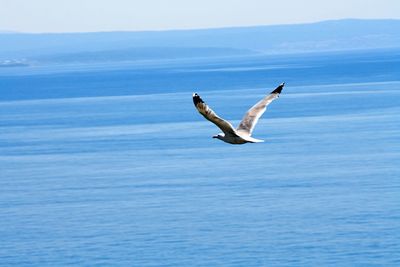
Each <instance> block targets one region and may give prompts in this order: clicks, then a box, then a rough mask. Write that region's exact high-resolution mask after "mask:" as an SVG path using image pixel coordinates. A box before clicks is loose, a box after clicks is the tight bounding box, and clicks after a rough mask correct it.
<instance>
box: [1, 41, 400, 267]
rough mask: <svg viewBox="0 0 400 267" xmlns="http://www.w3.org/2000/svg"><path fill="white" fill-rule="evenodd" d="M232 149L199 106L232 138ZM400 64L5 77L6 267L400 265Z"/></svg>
mask: <svg viewBox="0 0 400 267" xmlns="http://www.w3.org/2000/svg"><path fill="white" fill-rule="evenodd" d="M282 82H286V86H285V88H284V90H283V91H282V94H281V96H280V98H279V99H277V100H276V101H274V102H273V103H272V104H271V105H270V106H268V109H267V111H266V113H265V114H264V115H263V117H262V118H261V119H260V121H259V123H258V124H257V126H256V128H255V130H254V133H253V136H254V137H255V138H258V139H263V140H265V142H264V143H257V144H245V145H230V144H227V143H224V142H221V141H220V140H217V139H213V138H212V136H213V135H214V134H218V133H219V132H220V130H219V129H218V128H217V127H216V126H215V125H213V124H212V123H210V122H209V121H206V120H205V119H204V118H203V117H202V116H201V115H200V114H199V113H198V112H197V110H196V109H195V108H194V106H193V102H192V94H193V93H194V92H197V93H198V94H199V95H201V97H202V98H203V100H204V101H205V102H206V103H208V105H209V106H210V107H211V108H212V109H213V110H214V111H215V112H216V113H217V114H218V115H219V116H221V117H223V118H225V119H227V120H229V121H231V122H232V123H233V124H234V125H237V124H238V123H239V122H240V120H241V118H242V116H243V115H244V113H245V112H246V111H247V110H248V109H249V108H250V107H251V106H252V105H253V104H255V103H256V102H257V101H258V100H260V99H261V98H262V97H264V96H265V95H266V94H268V93H269V92H270V91H272V90H273V89H274V88H275V87H276V86H278V85H279V84H280V83H282ZM399 229H400V50H398V49H397V50H396V49H386V50H366V51H342V52H327V53H308V54H288V55H240V56H226V57H199V58H186V59H185V58H172V59H165V58H164V59H160V60H157V59H151V60H137V61H127V62H121V61H118V62H113V61H103V62H79V61H78V60H77V61H76V62H68V63H62V62H58V63H48V64H45V63H40V62H39V63H35V64H31V65H29V66H12V67H2V68H0V266H139V267H145V266H171V267H172V266H245V267H252V266H254V267H259V266H360V267H365V266H393V267H395V266H400V230H399Z"/></svg>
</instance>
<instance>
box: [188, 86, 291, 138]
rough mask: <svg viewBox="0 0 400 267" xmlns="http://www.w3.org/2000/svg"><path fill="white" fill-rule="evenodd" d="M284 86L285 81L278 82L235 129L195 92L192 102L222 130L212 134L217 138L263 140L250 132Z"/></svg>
mask: <svg viewBox="0 0 400 267" xmlns="http://www.w3.org/2000/svg"><path fill="white" fill-rule="evenodd" d="M284 86H285V83H282V84H280V85H279V86H278V87H277V88H276V89H275V90H274V91H272V92H271V93H270V94H268V95H267V96H266V97H264V98H263V99H262V100H261V101H259V102H258V103H257V104H255V105H254V106H253V107H251V108H250V109H249V110H248V111H247V112H246V114H245V115H244V117H243V119H242V121H241V122H240V124H239V126H238V127H237V128H236V129H235V128H233V126H232V124H231V123H230V122H228V121H226V120H224V119H222V118H221V117H219V116H218V115H217V114H216V113H215V112H214V111H213V110H212V109H211V108H210V107H209V106H208V105H207V104H206V103H204V101H203V99H201V97H200V96H199V95H198V94H197V93H194V94H193V103H194V105H195V107H196V108H197V110H198V111H199V113H200V114H201V115H203V116H204V118H206V119H207V120H209V121H211V122H212V123H214V124H215V125H217V126H218V128H220V129H221V130H222V133H220V134H217V135H214V136H213V138H217V139H219V140H222V141H224V142H226V143H230V144H237V145H239V144H245V143H259V142H264V140H260V139H256V138H253V137H251V134H252V132H253V130H254V127H255V126H256V124H257V122H258V119H259V118H260V117H261V115H262V114H263V113H264V112H265V110H266V109H267V106H268V105H269V104H270V103H271V102H272V101H274V100H275V99H277V98H278V97H279V95H280V93H281V91H282V89H283V87H284Z"/></svg>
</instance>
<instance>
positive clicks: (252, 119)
mask: <svg viewBox="0 0 400 267" xmlns="http://www.w3.org/2000/svg"><path fill="white" fill-rule="evenodd" d="M284 86H285V83H282V84H281V85H279V86H278V87H277V88H276V89H275V90H274V91H272V92H271V93H270V94H269V95H267V96H266V97H264V98H263V99H262V100H261V101H260V102H258V103H257V104H255V105H254V106H253V107H251V108H250V109H249V110H248V111H247V112H246V114H245V115H244V117H243V119H242V121H241V122H240V124H239V126H238V128H237V131H238V133H239V134H243V135H248V136H250V135H251V133H252V132H253V129H254V127H255V126H256V124H257V122H258V119H259V118H260V117H261V115H262V114H264V112H265V110H266V109H267V106H268V105H269V104H270V103H271V102H272V101H274V100H275V99H277V98H278V97H279V94H280V93H281V91H282V89H283V87H284Z"/></svg>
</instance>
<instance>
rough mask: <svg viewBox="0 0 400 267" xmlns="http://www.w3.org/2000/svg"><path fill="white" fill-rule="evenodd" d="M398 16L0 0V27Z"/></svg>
mask: <svg viewBox="0 0 400 267" xmlns="http://www.w3.org/2000/svg"><path fill="white" fill-rule="evenodd" d="M344 18H360V19H387V18H388V19H400V1H399V0H329V1H327V0H196V1H192V0H32V1H30V0H0V31H17V32H93V31H143V30H169V29H194V28H195V29H196V28H220V27H232V26H253V25H274V24H297V23H308V22H317V21H323V20H332V19H344Z"/></svg>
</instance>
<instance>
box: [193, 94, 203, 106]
mask: <svg viewBox="0 0 400 267" xmlns="http://www.w3.org/2000/svg"><path fill="white" fill-rule="evenodd" d="M193 103H194V105H195V106H197V104H198V103H204V101H203V99H201V98H200V96H199V95H198V94H197V93H194V94H193Z"/></svg>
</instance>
